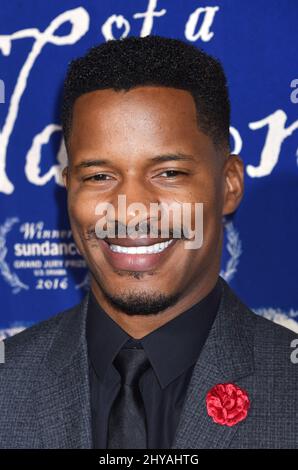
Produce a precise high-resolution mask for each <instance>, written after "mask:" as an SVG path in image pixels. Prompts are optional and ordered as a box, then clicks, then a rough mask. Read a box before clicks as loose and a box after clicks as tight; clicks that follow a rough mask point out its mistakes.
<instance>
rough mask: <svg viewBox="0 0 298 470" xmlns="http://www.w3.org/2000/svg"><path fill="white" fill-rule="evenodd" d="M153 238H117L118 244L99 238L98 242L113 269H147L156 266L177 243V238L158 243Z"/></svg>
mask: <svg viewBox="0 0 298 470" xmlns="http://www.w3.org/2000/svg"><path fill="white" fill-rule="evenodd" d="M153 240H154V239H148V238H147V239H140V238H138V239H136V240H131V239H118V240H117V242H118V243H119V244H116V243H111V241H110V240H107V241H106V240H100V244H101V246H102V248H103V252H104V254H105V257H106V259H107V260H108V262H109V263H110V264H111V265H112V266H113V267H114V268H115V269H123V270H129V271H132V270H135V271H147V270H150V269H151V270H152V269H154V268H155V267H157V265H158V264H159V263H160V262H161V261H163V260H164V259H165V258H166V256H167V255H168V254H169V252H170V251H171V248H172V247H173V246H174V245H175V244H176V243H177V239H168V240H165V241H162V242H159V243H152V242H153ZM113 241H114V240H113Z"/></svg>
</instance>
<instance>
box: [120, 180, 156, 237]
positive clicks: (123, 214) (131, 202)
mask: <svg viewBox="0 0 298 470" xmlns="http://www.w3.org/2000/svg"><path fill="white" fill-rule="evenodd" d="M116 196H117V197H116V200H115V199H114V201H113V204H114V207H115V213H116V220H118V221H119V222H120V223H122V224H126V225H127V226H129V225H130V224H133V223H134V225H137V223H139V224H142V225H143V224H145V225H146V223H147V224H148V225H149V223H150V220H152V219H154V220H156V218H157V219H158V213H157V212H156V211H155V213H154V211H153V212H152V210H150V209H152V208H150V204H152V203H155V204H157V205H158V203H159V200H158V196H157V194H156V193H155V191H154V190H153V189H152V187H149V184H147V183H146V182H144V181H143V180H141V179H140V178H139V179H137V178H133V179H127V180H126V181H125V182H123V184H122V185H121V187H120V188H119V191H118V192H117V195H116ZM154 220H153V222H154ZM143 230H144V227H143Z"/></svg>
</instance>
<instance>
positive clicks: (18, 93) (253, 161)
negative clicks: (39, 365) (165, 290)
mask: <svg viewBox="0 0 298 470" xmlns="http://www.w3.org/2000/svg"><path fill="white" fill-rule="evenodd" d="M0 8H1V11H0V80H1V81H0V207H1V209H0V296H1V316H0V330H1V331H0V336H5V335H8V334H13V333H15V332H16V331H18V330H19V329H21V328H24V327H27V326H29V325H31V324H33V323H35V322H38V321H40V320H43V319H45V318H48V317H49V316H51V315H53V314H55V313H57V312H58V311H60V310H62V309H65V308H67V307H69V306H72V305H74V304H75V303H76V302H78V301H79V300H80V298H81V296H82V295H83V293H84V289H85V288H86V286H87V281H88V279H87V278H86V269H85V264H84V261H83V260H82V259H81V258H80V257H79V256H78V254H77V252H76V249H75V246H74V244H73V241H72V239H71V233H70V230H69V224H68V219H67V211H66V198H65V190H64V188H63V187H62V182H61V170H62V168H63V166H64V162H65V149H64V146H63V142H62V134H61V127H60V122H59V106H60V97H61V86H62V82H63V77H64V74H65V70H66V67H67V64H68V62H69V61H70V60H71V59H72V58H74V57H77V56H79V55H82V54H84V53H85V51H86V50H87V49H89V48H90V47H91V46H93V45H95V44H97V43H99V42H103V41H106V40H108V39H111V38H120V37H124V36H128V35H141V36H145V35H148V34H159V35H162V36H169V37H175V38H180V39H183V40H186V41H189V42H190V43H192V44H195V45H197V46H198V47H202V48H203V49H205V50H206V51H207V52H209V53H211V54H213V55H215V56H216V57H218V58H219V59H220V60H221V61H222V63H223V65H224V68H225V71H226V74H227V77H228V83H229V88H230V96H231V102H232V122H231V143H232V149H233V150H234V152H236V153H240V154H241V156H242V158H243V160H244V163H245V197H244V200H243V202H242V205H241V207H240V209H239V210H238V212H237V213H236V215H235V216H234V217H233V218H232V219H230V220H227V221H226V224H225V247H224V254H223V259H222V272H221V274H222V275H223V276H224V277H225V278H226V279H227V280H228V282H229V283H230V284H231V286H232V287H233V288H234V290H235V291H236V292H237V293H238V294H239V296H240V297H241V298H242V299H243V301H244V302H246V303H247V304H248V305H249V306H250V307H251V308H252V309H253V310H255V311H256V312H257V313H258V314H261V315H264V316H266V317H267V318H270V319H272V320H274V321H277V322H280V323H282V324H284V325H285V326H288V327H289V328H292V329H296V331H298V323H297V322H298V289H297V264H298V255H297V249H296V245H297V240H298V221H297V213H298V211H297V209H298V202H297V201H298V197H297V196H298V188H297V174H298V169H297V164H298V149H297V147H298V120H297V111H298V70H297V47H298V41H297V39H298V28H297V19H298V2H297V0H270V1H269V0H241V1H239V0H219V1H216V2H214V1H211V0H209V1H207V0H206V1H203V0H202V1H200V0H183V1H182V0H96V1H94V0H81V1H76V0H64V1H51V2H44V1H42V0H26V1H24V0H2V1H1V5H0Z"/></svg>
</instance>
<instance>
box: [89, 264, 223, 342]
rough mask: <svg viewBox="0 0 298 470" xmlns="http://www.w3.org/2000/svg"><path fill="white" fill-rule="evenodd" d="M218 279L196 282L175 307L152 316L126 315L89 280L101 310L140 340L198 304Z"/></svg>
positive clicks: (209, 278)
mask: <svg viewBox="0 0 298 470" xmlns="http://www.w3.org/2000/svg"><path fill="white" fill-rule="evenodd" d="M217 279H218V272H215V273H213V275H212V276H208V277H206V276H205V277H204V278H203V279H201V281H198V280H196V282H195V285H194V286H191V287H190V288H189V289H188V291H185V293H184V295H183V296H181V298H180V299H179V300H178V301H177V302H176V304H175V305H173V306H171V307H169V308H167V309H165V310H163V311H160V312H159V313H157V314H154V315H142V314H137V315H128V314H126V313H124V312H122V311H121V310H118V309H117V308H115V306H113V305H111V303H110V302H109V300H108V299H107V297H106V296H105V294H104V292H103V291H102V289H101V288H100V286H99V284H98V283H97V282H96V280H95V279H94V278H93V276H92V278H91V290H92V293H93V295H94V297H95V298H96V300H97V302H98V303H99V305H100V306H101V307H102V309H103V310H105V312H106V313H107V314H108V315H109V316H110V317H111V318H112V319H113V320H114V321H115V322H116V323H117V324H118V325H119V326H120V327H121V328H122V329H123V330H124V331H126V333H128V334H129V335H130V336H131V337H133V338H135V339H141V338H143V337H144V336H146V335H148V334H149V333H151V332H152V331H154V330H156V329H157V328H159V327H161V326H163V325H164V324H166V323H167V322H169V321H171V320H172V319H174V318H175V317H177V316H178V315H180V314H181V313H183V312H185V311H186V310H188V309H189V308H191V307H192V306H193V305H195V304H196V303H198V302H200V301H201V300H202V299H203V298H204V297H206V296H207V295H208V294H209V292H210V291H211V290H212V289H213V287H214V286H215V284H216V282H217Z"/></svg>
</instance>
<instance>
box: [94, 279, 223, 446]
mask: <svg viewBox="0 0 298 470" xmlns="http://www.w3.org/2000/svg"><path fill="white" fill-rule="evenodd" d="M220 297H221V287H220V283H219V280H217V283H216V284H215V286H214V288H213V289H212V290H211V292H209V294H208V295H207V296H206V297H204V299H202V300H201V301H200V302H198V303H197V304H195V305H193V306H192V307H191V308H190V309H188V310H186V311H184V312H182V313H181V314H179V315H178V316H177V317H175V318H173V319H172V320H170V321H168V322H167V323H166V324H164V325H163V326H161V327H159V328H157V329H156V330H154V331H152V332H151V333H149V334H148V335H146V336H144V337H143V338H141V339H139V340H136V339H134V338H132V337H131V336H130V335H129V334H128V333H126V332H125V331H124V330H123V329H122V328H121V327H120V326H119V325H118V324H117V323H116V322H115V321H114V320H113V319H112V318H111V317H110V316H109V315H108V314H107V313H106V312H105V311H104V310H103V309H102V308H101V307H100V305H99V304H98V302H97V301H96V299H95V297H94V295H93V294H92V292H90V300H89V304H88V311H87V328H86V335H87V345H88V357H89V374H90V391H91V415H92V432H93V447H94V448H95V449H106V448H107V431H108V419H109V413H110V409H111V406H112V404H113V401H114V399H115V398H116V396H117V394H118V392H119V390H120V386H121V379H120V374H119V372H118V371H117V369H116V368H115V367H114V365H113V364H112V362H113V360H114V359H115V357H116V355H117V353H118V352H119V351H120V349H121V348H123V347H125V348H126V347H143V348H144V350H145V352H146V353H147V357H148V359H149V361H150V367H149V368H148V369H147V370H146V371H145V373H144V374H143V375H142V376H141V378H140V381H139V387H140V391H141V395H142V398H143V401H144V407H145V413H146V428H147V448H148V449H170V448H171V445H172V443H173V440H174V436H175V431H176V429H177V425H178V422H179V418H180V413H181V409H182V405H183V402H184V399H185V396H186V391H187V386H188V384H189V381H190V378H191V375H192V372H193V368H194V365H195V363H196V361H197V359H198V357H199V354H200V351H201V349H202V347H203V345H204V343H205V341H206V339H207V336H208V333H209V330H210V328H211V326H212V323H213V321H214V319H215V316H216V313H217V310H218V306H219V302H220Z"/></svg>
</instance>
